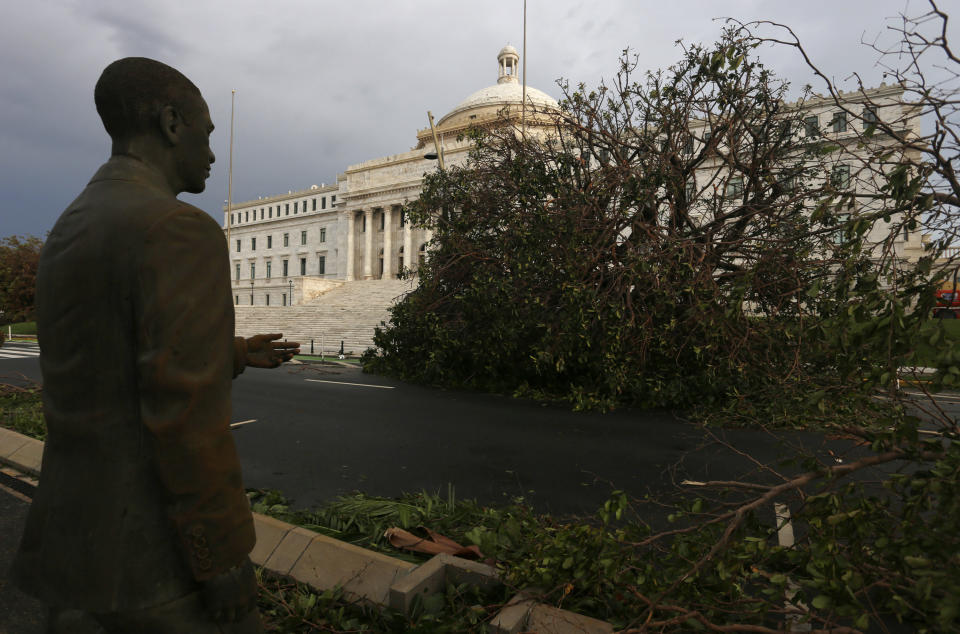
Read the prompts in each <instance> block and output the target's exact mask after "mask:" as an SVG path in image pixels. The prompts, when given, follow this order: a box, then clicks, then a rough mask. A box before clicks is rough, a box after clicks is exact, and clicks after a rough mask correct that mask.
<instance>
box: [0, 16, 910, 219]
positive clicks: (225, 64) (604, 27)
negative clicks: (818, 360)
mask: <svg viewBox="0 0 960 634" xmlns="http://www.w3.org/2000/svg"><path fill="white" fill-rule="evenodd" d="M904 6H905V4H904V3H903V2H899V1H894V0H879V1H877V0H873V1H871V0H860V1H857V2H835V1H832V2H827V1H825V0H817V1H813V2H811V1H808V2H804V3H786V2H781V1H779V0H777V1H774V0H769V1H761V0H755V1H746V0H736V1H735V0H728V1H723V2H721V1H712V2H711V1H707V0H689V1H686V2H677V3H648V2H636V1H635V0H606V1H605V2H601V3H589V4H588V3H584V2H580V1H578V0H551V1H550V2H548V1H547V0H528V10H527V14H528V22H529V24H528V34H527V40H528V41H527V45H528V56H527V57H528V67H527V73H528V75H527V78H528V83H529V84H530V85H531V86H535V87H537V88H539V89H541V90H544V91H545V92H547V93H549V94H551V95H553V96H554V97H558V98H559V97H560V96H561V95H560V92H559V90H558V88H557V86H556V84H555V80H557V79H558V78H560V77H565V78H568V79H570V81H571V84H572V85H575V84H576V83H577V82H579V81H583V82H585V83H586V84H587V85H588V86H593V85H596V84H597V82H598V81H599V80H600V79H601V78H604V77H606V78H609V77H611V76H612V75H613V74H615V72H616V70H617V60H618V57H619V55H620V53H621V51H622V50H623V49H624V48H626V47H628V46H629V47H630V48H631V50H632V51H634V52H636V53H637V54H638V55H639V59H640V65H641V68H642V69H644V70H646V69H656V68H660V67H665V66H668V65H669V64H671V63H673V62H675V61H676V60H677V59H678V58H679V57H680V55H681V51H680V50H679V49H678V48H677V47H676V46H675V45H674V42H675V41H676V40H677V39H681V38H682V39H683V40H685V41H687V42H696V41H704V42H708V43H710V42H713V41H715V40H716V39H717V38H718V37H719V34H720V31H721V29H722V27H723V23H722V22H718V21H715V20H713V18H714V17H716V16H728V15H729V16H736V17H739V18H740V19H742V20H752V19H761V18H765V19H772V20H777V21H780V22H785V23H788V24H791V25H793V26H794V27H795V29H796V31H797V33H798V35H800V36H801V38H803V40H804V42H805V43H806V45H807V46H808V49H809V51H810V52H811V54H812V55H813V56H814V57H815V58H816V59H817V60H818V62H820V63H822V64H823V66H824V69H825V70H826V71H827V72H828V73H829V74H831V75H833V76H835V77H838V78H843V77H846V76H847V75H849V73H850V72H851V71H853V70H859V71H861V72H864V73H865V74H866V76H867V77H868V80H869V81H876V82H879V78H880V74H879V72H877V71H876V70H873V63H874V60H875V55H873V54H872V53H870V52H869V51H868V50H866V49H864V48H863V47H861V46H859V45H858V44H857V42H858V41H859V39H860V37H861V33H866V34H867V36H868V38H869V37H872V36H873V35H875V34H876V33H879V32H882V31H883V28H884V21H883V18H884V16H890V15H896V14H897V13H898V12H899V11H901V10H903V9H904ZM924 7H925V5H924V4H923V3H920V2H913V3H912V5H911V10H918V9H919V10H921V11H922V10H925V8H924ZM521 17H522V2H520V0H494V1H492V2H487V3H472V4H468V3H461V2H449V1H440V0H429V1H428V0H405V1H404V2H384V1H382V0H355V1H354V2H350V3H320V2H315V1H311V0H288V1H285V2H282V3H264V2H254V1H252V0H238V1H227V0H217V1H209V2H194V1H190V0H170V1H168V2H164V3H160V2H153V1H147V0H123V1H121V0H109V1H107V0H83V1H81V0H59V1H57V0H54V1H51V2H32V3H27V2H20V3H14V4H12V6H11V7H8V8H7V10H6V12H5V15H4V19H3V20H2V21H0V55H2V59H4V64H3V66H2V67H0V143H2V147H3V152H2V153H0V188H2V189H0V192H2V193H3V205H4V207H3V210H2V212H0V236H3V235H9V234H12V233H33V234H38V235H42V234H43V233H44V232H45V231H46V230H47V229H49V228H50V227H51V226H52V224H53V222H54V220H55V219H56V217H57V215H58V214H59V211H60V210H61V209H62V208H63V207H64V206H65V205H66V204H67V203H69V201H70V200H71V199H72V197H73V196H74V195H76V193H77V192H78V190H79V189H80V188H81V187H82V185H83V183H85V182H86V180H87V179H88V178H89V177H90V175H91V174H92V173H93V171H94V170H95V169H96V167H97V166H98V165H99V164H100V163H101V162H102V161H103V160H104V159H105V158H106V156H107V154H108V151H109V143H108V140H107V138H106V135H105V133H104V132H103V129H102V127H101V125H100V122H99V119H98V118H97V115H96V112H95V110H94V107H93V99H92V93H93V85H94V83H95V82H96V79H97V77H98V76H99V73H100V71H101V70H102V69H103V67H104V66H106V65H107V64H108V63H109V62H111V61H113V60H114V59H117V58H119V57H123V56H127V55H144V56H147V57H154V58H156V59H160V60H162V61H164V62H167V63H169V64H171V65H173V66H175V67H177V68H179V69H180V70H181V71H183V72H184V73H185V74H186V75H187V76H188V77H190V78H191V79H192V80H193V81H194V82H195V83H196V84H197V85H198V86H199V87H200V89H201V91H202V92H203V94H204V96H205V98H206V100H207V102H208V104H209V106H210V111H211V116H212V117H213V119H214V122H215V124H216V125H217V130H216V131H215V132H214V136H213V141H212V142H213V148H214V151H215V152H216V154H217V163H216V164H215V165H214V172H213V176H212V178H211V179H210V180H209V181H208V185H207V191H206V192H205V193H204V194H202V195H199V196H186V197H185V198H186V199H187V200H189V201H190V202H192V203H194V204H197V205H198V206H200V207H202V208H204V209H206V210H207V211H209V212H211V213H213V215H214V217H215V218H217V219H218V220H219V219H220V214H219V213H218V211H219V209H220V207H221V205H222V204H223V200H224V199H225V198H226V195H227V163H228V156H227V154H228V143H229V122H230V91H231V90H233V89H236V90H237V100H236V103H237V125H236V143H235V151H234V191H233V197H234V200H235V201H242V200H247V199H255V198H257V197H258V196H266V195H272V194H277V193H280V192H286V191H288V190H295V189H303V188H306V187H309V186H310V185H312V184H320V183H322V182H325V183H328V184H330V183H334V182H335V179H336V175H337V173H339V172H343V171H344V170H345V169H346V168H347V166H349V165H351V164H355V163H358V162H361V161H364V160H368V159H372V158H377V157H380V156H386V155H390V154H396V153H398V152H403V151H406V150H409V149H410V148H411V147H412V146H413V145H414V144H415V142H416V139H415V134H416V131H417V130H418V129H422V128H424V127H426V126H427V110H431V111H432V112H433V114H434V116H435V117H436V118H437V119H439V118H440V117H441V116H443V114H444V113H445V112H447V111H449V110H450V109H451V108H453V107H454V106H455V105H456V104H457V103H459V102H460V101H461V100H462V99H464V98H465V97H466V96H467V95H469V94H470V93H472V92H474V91H476V90H479V89H481V88H483V87H485V86H489V85H491V84H493V83H494V82H495V81H496V54H497V51H499V49H500V48H501V47H502V46H503V45H504V44H507V43H510V44H512V45H513V46H515V47H516V48H517V49H518V50H520V49H522V45H523V31H522V23H521ZM764 56H765V57H764V59H765V61H766V62H767V64H768V65H769V66H772V67H773V68H775V69H776V70H777V71H778V72H780V73H782V74H784V75H786V76H787V77H789V78H791V80H793V81H794V82H795V83H797V84H802V83H805V82H807V81H812V79H811V78H810V74H809V72H807V71H806V70H805V69H804V68H803V67H802V65H801V64H800V62H799V61H798V59H797V56H796V55H795V54H794V53H793V52H792V51H787V50H774V51H767V52H765V53H764Z"/></svg>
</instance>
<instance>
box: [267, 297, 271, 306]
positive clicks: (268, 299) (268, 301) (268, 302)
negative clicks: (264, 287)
mask: <svg viewBox="0 0 960 634" xmlns="http://www.w3.org/2000/svg"><path fill="white" fill-rule="evenodd" d="M266 300H267V306H269V305H270V296H269V295H267V296H266Z"/></svg>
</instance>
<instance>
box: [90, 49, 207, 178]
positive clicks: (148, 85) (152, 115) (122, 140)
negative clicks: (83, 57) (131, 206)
mask: <svg viewBox="0 0 960 634" xmlns="http://www.w3.org/2000/svg"><path fill="white" fill-rule="evenodd" d="M94 101H95V102H96V105H97V113H99V114H100V119H101V120H102V121H103V127H104V128H106V130H107V134H109V135H110V138H111V139H112V140H113V153H114V154H128V153H132V150H131V148H134V147H138V146H139V147H143V145H144V143H143V142H146V144H147V145H148V146H149V147H153V148H159V153H160V154H162V157H161V160H160V161H158V162H159V163H161V165H160V167H161V168H162V169H165V170H166V171H168V172H169V174H168V179H169V180H172V185H173V186H174V188H175V189H176V190H177V191H178V193H179V192H180V191H186V192H190V193H195V194H198V193H200V192H202V191H203V190H204V188H205V181H206V179H207V177H209V176H210V165H211V164H212V163H213V161H214V159H215V157H214V154H213V152H212V151H211V150H210V133H211V132H212V131H213V123H212V122H211V121H210V112H209V110H208V109H207V104H206V102H205V101H204V100H203V96H202V95H201V94H200V90H199V89H198V88H197V87H196V86H195V85H194V84H193V82H191V81H190V80H189V79H187V78H186V76H184V75H183V74H182V73H181V72H180V71H178V70H177V69H175V68H172V67H170V66H167V65H166V64H163V63H161V62H158V61H156V60H152V59H148V58H146V57H125V58H123V59H119V60H117V61H115V62H113V63H112V64H110V65H109V66H107V67H106V68H105V69H104V70H103V73H102V74H101V75H100V79H99V80H98V81H97V86H96V88H95V89H94Z"/></svg>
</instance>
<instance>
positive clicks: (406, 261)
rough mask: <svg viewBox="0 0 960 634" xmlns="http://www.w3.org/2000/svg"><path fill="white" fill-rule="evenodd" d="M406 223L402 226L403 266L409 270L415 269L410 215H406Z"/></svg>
mask: <svg viewBox="0 0 960 634" xmlns="http://www.w3.org/2000/svg"><path fill="white" fill-rule="evenodd" d="M406 221H407V222H406V224H405V225H404V226H403V266H404V267H405V268H407V269H409V270H411V271H413V270H415V269H416V267H415V266H414V262H416V259H415V258H414V257H413V225H411V224H410V216H409V215H406Z"/></svg>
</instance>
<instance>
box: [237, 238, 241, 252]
mask: <svg viewBox="0 0 960 634" xmlns="http://www.w3.org/2000/svg"><path fill="white" fill-rule="evenodd" d="M237 253H240V241H239V240H237Z"/></svg>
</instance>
